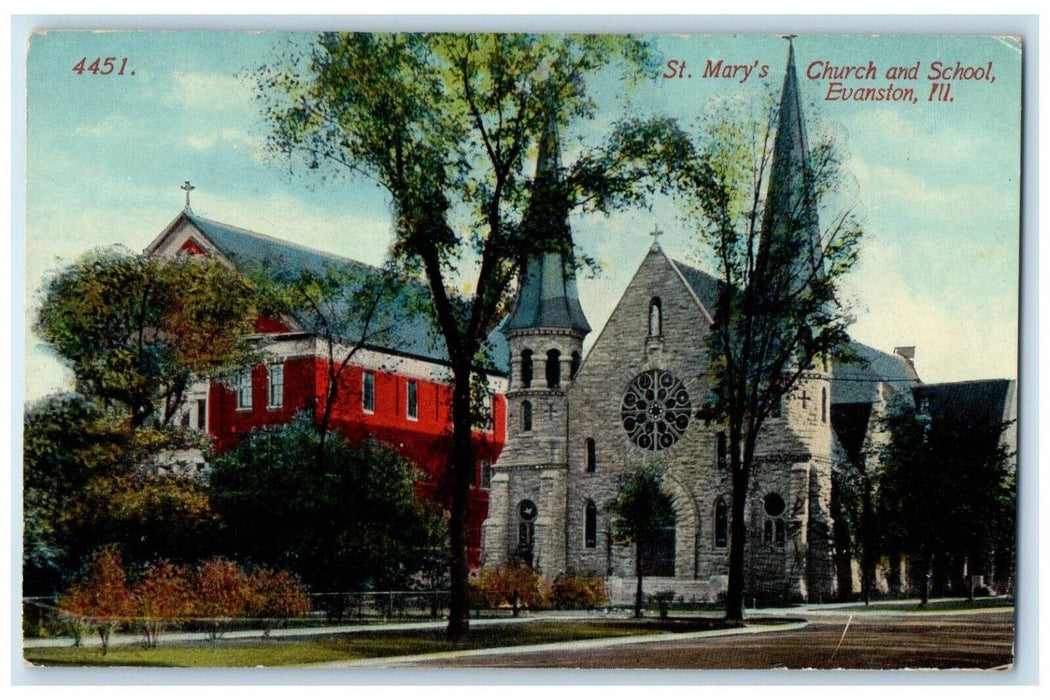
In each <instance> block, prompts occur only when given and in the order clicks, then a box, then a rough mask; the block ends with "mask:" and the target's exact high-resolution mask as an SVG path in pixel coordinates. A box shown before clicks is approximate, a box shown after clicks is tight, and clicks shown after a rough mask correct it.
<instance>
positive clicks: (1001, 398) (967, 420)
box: [912, 379, 1013, 435]
mask: <svg viewBox="0 0 1050 700" xmlns="http://www.w3.org/2000/svg"><path fill="white" fill-rule="evenodd" d="M912 391H913V393H914V395H915V404H916V406H917V407H918V408H919V410H920V411H922V412H925V413H928V415H929V416H930V419H931V420H932V422H933V423H934V424H936V423H937V422H938V421H946V420H950V421H953V422H955V423H956V424H960V425H965V426H970V427H972V428H975V429H976V428H982V429H993V428H996V427H997V426H998V425H999V424H1000V423H1001V422H1002V421H1003V420H1005V419H1006V418H1007V417H1009V416H1010V408H1011V406H1010V402H1011V401H1012V400H1013V396H1012V394H1013V381H1012V380H1009V379H980V380H974V381H967V382H948V383H944V384H924V385H922V386H917V387H915V388H914V389H913V390H912ZM996 435H998V432H996Z"/></svg>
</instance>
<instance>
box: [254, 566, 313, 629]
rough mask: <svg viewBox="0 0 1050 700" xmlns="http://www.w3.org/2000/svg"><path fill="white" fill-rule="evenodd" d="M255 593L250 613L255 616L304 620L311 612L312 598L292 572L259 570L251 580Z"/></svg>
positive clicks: (256, 570) (255, 571)
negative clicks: (302, 618) (300, 618)
mask: <svg viewBox="0 0 1050 700" xmlns="http://www.w3.org/2000/svg"><path fill="white" fill-rule="evenodd" d="M248 587H249V588H250V589H251V591H252V592H253V593H254V595H253V596H252V597H251V602H252V606H251V607H250V608H249V609H248V614H249V615H253V616H255V617H264V618H269V617H280V618H288V617H302V616H303V615H305V614H306V613H307V612H309V611H310V596H309V595H308V594H307V592H306V587H305V586H304V585H303V582H302V581H301V580H300V578H299V577H298V576H296V575H295V574H293V573H291V572H288V571H273V570H272V569H255V570H254V571H252V573H251V576H249V577H248Z"/></svg>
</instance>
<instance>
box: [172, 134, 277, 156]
mask: <svg viewBox="0 0 1050 700" xmlns="http://www.w3.org/2000/svg"><path fill="white" fill-rule="evenodd" d="M186 143H187V145H189V147H190V148H192V149H193V150H195V151H209V150H212V149H214V148H225V147H229V148H234V149H241V148H243V149H248V151H249V152H250V153H251V154H252V155H253V157H258V154H261V153H262V152H263V149H264V146H265V141H264V140H263V138H262V137H261V136H258V135H253V134H249V133H247V132H246V131H243V130H241V129H235V128H233V127H225V128H222V129H218V130H216V131H211V132H208V133H201V134H191V135H189V136H187V137H186Z"/></svg>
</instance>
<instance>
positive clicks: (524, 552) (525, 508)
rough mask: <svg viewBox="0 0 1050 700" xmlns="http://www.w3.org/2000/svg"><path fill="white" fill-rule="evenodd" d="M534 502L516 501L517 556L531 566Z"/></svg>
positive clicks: (533, 542)
mask: <svg viewBox="0 0 1050 700" xmlns="http://www.w3.org/2000/svg"><path fill="white" fill-rule="evenodd" d="M537 512H538V511H537V509H536V504H535V503H533V502H532V501H530V500H529V499H527V498H526V499H525V500H524V501H521V502H520V503H518V556H519V557H520V558H521V560H522V561H523V562H525V563H526V564H528V565H529V566H532V553H533V547H534V545H535V542H536V522H535V520H536V514H537Z"/></svg>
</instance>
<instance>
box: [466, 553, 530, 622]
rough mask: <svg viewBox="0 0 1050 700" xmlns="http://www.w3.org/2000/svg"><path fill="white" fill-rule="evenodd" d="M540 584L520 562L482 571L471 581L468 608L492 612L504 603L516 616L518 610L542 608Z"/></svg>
mask: <svg viewBox="0 0 1050 700" xmlns="http://www.w3.org/2000/svg"><path fill="white" fill-rule="evenodd" d="M541 582H542V579H541V578H540V575H539V574H537V573H536V572H535V571H533V570H532V568H531V567H530V566H528V565H527V564H525V563H524V562H521V561H514V562H510V563H508V564H506V565H504V566H501V567H499V568H496V569H490V568H485V569H482V570H481V571H480V572H479V573H478V576H477V578H475V579H474V580H473V581H471V597H472V604H473V605H472V606H473V607H474V608H475V609H481V608H486V609H492V608H498V607H500V606H502V605H504V604H507V605H510V607H511V609H512V610H513V611H514V617H517V616H518V610H519V609H520V608H522V607H527V608H532V609H535V608H537V607H540V606H542V603H543V596H542V595H541V594H540V584H541Z"/></svg>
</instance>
